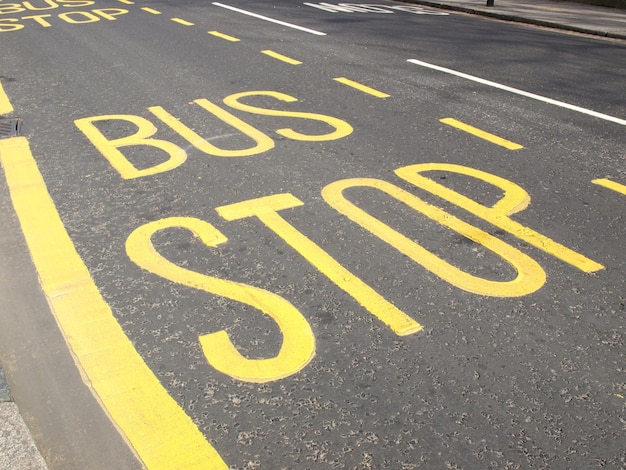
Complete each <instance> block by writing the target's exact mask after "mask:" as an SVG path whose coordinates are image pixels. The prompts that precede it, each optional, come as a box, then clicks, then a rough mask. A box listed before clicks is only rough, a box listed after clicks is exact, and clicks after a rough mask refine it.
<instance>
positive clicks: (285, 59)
mask: <svg viewBox="0 0 626 470" xmlns="http://www.w3.org/2000/svg"><path fill="white" fill-rule="evenodd" d="M261 53H263V54H265V55H267V56H270V57H273V58H274V59H278V60H280V61H282V62H286V63H288V64H291V65H300V64H302V62H300V61H299V60H296V59H292V58H291V57H287V56H286V55H282V54H279V53H278V52H274V51H271V50H269V49H266V50H264V51H261Z"/></svg>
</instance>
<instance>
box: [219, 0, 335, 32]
mask: <svg viewBox="0 0 626 470" xmlns="http://www.w3.org/2000/svg"><path fill="white" fill-rule="evenodd" d="M213 5H215V6H216V7H220V8H226V9H227V10H231V11H235V12H237V13H241V14H243V15H247V16H251V17H253V18H257V19H259V20H263V21H268V22H270V23H275V24H279V25H281V26H286V27H287V28H292V29H296V30H298V31H303V32H305V33H309V34H315V35H316V36H326V33H323V32H321V31H316V30H314V29H309V28H305V27H303V26H298V25H296V24H292V23H287V22H285V21H280V20H276V19H274V18H269V17H267V16H263V15H259V14H257V13H253V12H251V11H247V10H242V9H240V8H235V7H233V6H230V5H224V4H223V3H218V2H213Z"/></svg>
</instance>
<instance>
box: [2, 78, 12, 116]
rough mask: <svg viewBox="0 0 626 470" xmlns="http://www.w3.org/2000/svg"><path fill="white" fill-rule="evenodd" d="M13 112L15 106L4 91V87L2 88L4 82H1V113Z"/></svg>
mask: <svg viewBox="0 0 626 470" xmlns="http://www.w3.org/2000/svg"><path fill="white" fill-rule="evenodd" d="M12 112H13V106H12V105H11V102H10V101H9V97H8V96H7V94H6V93H5V92H4V88H2V83H0V114H11V113H12Z"/></svg>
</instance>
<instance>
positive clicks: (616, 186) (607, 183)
mask: <svg viewBox="0 0 626 470" xmlns="http://www.w3.org/2000/svg"><path fill="white" fill-rule="evenodd" d="M591 182H592V183H593V184H597V185H599V186H603V187H605V188H607V189H611V190H613V191H616V192H618V193H621V194H623V195H624V196H626V186H624V185H623V184H620V183H616V182H615V181H611V180H610V179H607V178H601V179H597V180H592V181H591Z"/></svg>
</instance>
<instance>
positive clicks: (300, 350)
mask: <svg viewBox="0 0 626 470" xmlns="http://www.w3.org/2000/svg"><path fill="white" fill-rule="evenodd" d="M168 228H184V229H187V230H189V231H190V232H192V233H193V234H194V235H195V236H196V237H198V239H200V241H202V243H204V244H205V245H206V246H208V247H217V246H218V245H221V244H222V243H225V242H226V241H227V238H226V237H225V236H224V235H223V234H222V233H220V232H219V231H218V230H217V229H216V228H215V227H213V226H212V225H211V224H209V223H208V222H205V221H203V220H200V219H194V218H191V217H170V218H167V219H162V220H157V221H155V222H150V223H147V224H145V225H142V226H141V227H139V228H137V229H136V230H135V231H134V232H133V233H131V234H130V236H129V237H128V240H127V242H126V252H127V253H128V256H129V257H130V259H131V260H133V261H134V262H135V263H136V264H137V265H139V266H141V267H142V268H143V269H145V270H147V271H149V272H151V273H154V274H157V275H158V276H161V277H163V278H165V279H169V280H170V281H173V282H177V283H179V284H183V285H185V286H188V287H193V288H194V289H200V290H203V291H205V292H209V293H211V294H215V295H219V296H222V297H227V298H229V299H232V300H235V301H237V302H241V303H245V304H247V305H250V306H251V307H254V308H256V309H258V310H260V311H262V312H263V313H265V314H266V315H268V316H269V317H271V318H272V319H273V320H274V321H275V322H276V325H277V326H278V328H279V329H280V332H281V334H282V336H283V342H282V345H281V347H280V351H279V352H278V354H277V355H276V356H275V357H272V358H269V359H248V358H246V357H244V356H242V355H241V354H240V353H239V352H238V351H237V349H236V348H235V346H234V345H233V343H232V342H231V341H230V339H229V337H228V334H227V333H226V331H218V332H215V333H211V334H207V335H203V336H200V338H199V340H200V344H201V346H202V350H203V351H204V355H205V356H206V358H207V361H208V362H209V364H210V365H211V366H213V367H215V368H216V369H217V370H219V371H220V372H222V373H224V374H227V375H229V376H231V377H233V378H235V379H238V380H242V381H246V382H254V383H263V382H269V381H273V380H278V379H282V378H284V377H287V376H290V375H293V374H295V373H296V372H298V371H299V370H301V369H302V368H304V367H305V366H306V365H307V364H308V363H309V362H310V361H311V359H313V357H314V356H315V336H314V335H313V331H311V327H310V326H309V323H308V322H307V321H306V319H305V318H304V317H303V316H302V314H301V313H300V312H299V311H298V310H297V309H296V308H295V307H294V306H293V305H292V304H291V303H289V302H288V301H287V300H285V299H284V298H282V297H280V296H278V295H276V294H274V293H272V292H268V291H266V290H263V289H259V288H258V287H253V286H249V285H246V284H242V283H239V282H234V281H228V280H224V279H219V278H217V277H213V276H208V275H206V274H201V273H198V272H195V271H191V270H189V269H186V268H183V267H181V266H178V265H176V264H174V263H172V262H171V261H169V260H168V259H166V258H165V257H163V256H162V255H161V254H160V253H159V252H158V251H157V249H156V247H155V246H154V245H153V244H152V240H151V237H152V235H154V234H155V233H157V232H158V231H160V230H166V229H168Z"/></svg>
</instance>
